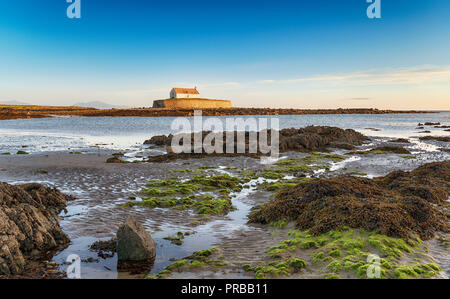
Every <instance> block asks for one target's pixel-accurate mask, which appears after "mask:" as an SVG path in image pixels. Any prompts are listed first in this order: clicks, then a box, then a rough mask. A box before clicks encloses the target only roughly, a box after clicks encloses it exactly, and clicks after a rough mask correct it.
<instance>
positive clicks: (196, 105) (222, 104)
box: [153, 99, 232, 109]
mask: <svg viewBox="0 0 450 299" xmlns="http://www.w3.org/2000/svg"><path fill="white" fill-rule="evenodd" d="M231 107H232V106H231V101H227V100H208V99H167V100H157V101H154V102H153V108H171V109H178V108H180V109H203V108H231Z"/></svg>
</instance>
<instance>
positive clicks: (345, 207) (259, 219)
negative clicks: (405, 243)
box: [249, 161, 450, 239]
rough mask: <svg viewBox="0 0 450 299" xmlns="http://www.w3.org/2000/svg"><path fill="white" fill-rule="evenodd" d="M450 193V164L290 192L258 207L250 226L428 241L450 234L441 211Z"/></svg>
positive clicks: (328, 180) (308, 185) (332, 181)
mask: <svg viewBox="0 0 450 299" xmlns="http://www.w3.org/2000/svg"><path fill="white" fill-rule="evenodd" d="M449 191H450V161H445V162H437V163H430V164H426V165H423V166H421V167H419V168H417V169H415V170H414V171H412V172H402V171H396V172H393V173H391V174H389V175H387V176H385V177H381V178H377V179H368V178H362V177H352V176H341V177H335V178H325V179H316V180H311V181H309V182H305V183H300V184H298V185H296V186H294V187H290V188H286V189H283V190H281V191H280V192H279V193H277V194H276V196H275V198H274V199H273V200H272V201H270V202H268V203H267V204H264V205H261V206H258V207H256V208H255V209H254V210H253V211H252V213H251V214H250V215H249V219H250V222H255V223H263V224H265V223H270V222H272V221H278V220H280V219H289V220H293V221H295V223H296V226H297V227H298V228H300V229H308V230H310V232H311V233H313V234H322V233H325V232H328V231H330V230H333V229H340V228H343V227H345V226H348V227H351V228H360V229H364V230H367V231H377V232H379V233H382V234H386V235H389V236H394V237H406V238H407V237H414V236H417V235H418V236H420V237H421V238H423V239H429V238H432V237H433V236H434V234H435V233H436V232H438V231H441V230H443V231H447V230H448V216H447V215H445V213H443V212H442V211H441V210H440V209H439V206H440V205H441V204H442V205H443V204H444V203H445V202H446V200H447V199H448V195H449Z"/></svg>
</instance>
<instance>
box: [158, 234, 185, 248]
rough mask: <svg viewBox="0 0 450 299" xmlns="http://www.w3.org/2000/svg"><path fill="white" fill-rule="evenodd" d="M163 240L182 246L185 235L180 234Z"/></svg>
mask: <svg viewBox="0 0 450 299" xmlns="http://www.w3.org/2000/svg"><path fill="white" fill-rule="evenodd" d="M163 239H164V240H168V241H170V242H171V243H172V244H175V245H178V246H180V245H182V244H183V239H184V234H183V233H182V232H178V233H177V234H176V235H175V236H167V237H164V238H163Z"/></svg>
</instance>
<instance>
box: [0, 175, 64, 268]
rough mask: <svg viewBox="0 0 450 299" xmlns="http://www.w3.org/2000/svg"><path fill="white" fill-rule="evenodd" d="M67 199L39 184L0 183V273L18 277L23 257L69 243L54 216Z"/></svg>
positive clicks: (24, 259)
mask: <svg viewBox="0 0 450 299" xmlns="http://www.w3.org/2000/svg"><path fill="white" fill-rule="evenodd" d="M71 199H73V198H72V197H71V196H68V195H64V194H63V193H61V192H59V191H58V190H56V189H52V188H48V187H45V186H43V185H40V184H26V185H21V186H14V185H10V184H6V183H0V274H3V275H16V274H20V273H21V272H23V271H24V270H25V267H26V260H27V258H29V257H31V256H36V255H39V254H41V253H45V252H47V251H49V250H52V249H55V248H56V247H58V246H60V245H65V244H68V243H69V241H70V240H69V237H68V236H67V235H66V234H65V233H64V232H63V231H62V230H61V228H60V226H59V223H58V220H59V217H58V215H59V213H60V212H61V211H62V210H63V209H64V208H65V207H66V202H67V200H71Z"/></svg>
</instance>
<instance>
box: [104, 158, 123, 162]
mask: <svg viewBox="0 0 450 299" xmlns="http://www.w3.org/2000/svg"><path fill="white" fill-rule="evenodd" d="M106 163H122V160H120V159H119V158H118V157H111V158H108V159H107V160H106Z"/></svg>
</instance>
